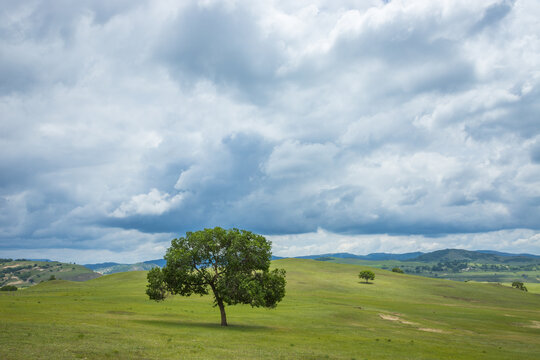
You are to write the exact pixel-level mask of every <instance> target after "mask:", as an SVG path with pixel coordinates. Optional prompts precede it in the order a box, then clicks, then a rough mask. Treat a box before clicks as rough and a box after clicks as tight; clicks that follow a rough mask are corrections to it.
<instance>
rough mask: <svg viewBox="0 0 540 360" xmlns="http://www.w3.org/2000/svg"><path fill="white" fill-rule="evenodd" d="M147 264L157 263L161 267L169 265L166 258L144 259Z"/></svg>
mask: <svg viewBox="0 0 540 360" xmlns="http://www.w3.org/2000/svg"><path fill="white" fill-rule="evenodd" d="M144 263H145V264H155V265H157V266H159V267H161V268H162V267H164V266H165V265H167V260H165V259H156V260H148V261H144Z"/></svg>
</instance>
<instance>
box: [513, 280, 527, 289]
mask: <svg viewBox="0 0 540 360" xmlns="http://www.w3.org/2000/svg"><path fill="white" fill-rule="evenodd" d="M512 287H514V288H516V289H519V290H523V291H527V287H526V286H525V285H523V283H522V282H521V281H514V282H513V283H512Z"/></svg>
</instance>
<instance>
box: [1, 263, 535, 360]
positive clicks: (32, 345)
mask: <svg viewBox="0 0 540 360" xmlns="http://www.w3.org/2000/svg"><path fill="white" fill-rule="evenodd" d="M273 265H274V266H276V267H281V268H285V269H286V270H287V294H286V296H285V298H284V300H283V301H282V302H281V303H280V304H279V305H278V307H277V308H276V309H273V310H267V309H257V308H251V307H249V306H232V307H227V315H228V319H229V322H230V324H231V326H230V327H228V328H222V327H220V326H219V312H218V311H217V310H216V309H215V308H213V307H212V299H211V298H210V297H209V296H203V297H199V296H195V297H189V298H185V297H180V296H175V297H172V298H170V299H167V300H165V301H164V302H160V303H156V302H152V301H150V300H148V299H147V297H146V295H145V294H144V291H145V286H146V273H145V272H127V273H120V274H114V275H107V276H103V277H100V278H98V279H94V280H91V281H87V282H83V283H74V282H67V281H49V282H45V283H42V284H39V285H37V286H34V287H31V288H29V289H26V290H24V291H17V292H16V293H14V294H7V293H5V294H0V318H2V322H0V332H1V333H2V334H3V336H1V337H0V358H2V359H23V358H42V359H47V358H54V359H72V358H84V357H86V358H120V359H133V358H134V359H142V358H149V359H156V358H162V359H178V358H189V359H215V358H223V359H246V358H247V359H254V358H257V359H347V360H350V359H434V358H437V359H473V358H474V359H536V358H537V354H538V353H540V343H539V342H538V336H539V335H540V311H539V309H540V295H537V294H533V293H525V292H522V291H519V290H516V289H512V288H509V287H507V286H501V285H496V284H480V283H471V282H469V283H463V282H452V281H446V280H439V279H429V278H422V277H418V276H411V275H404V274H396V273H392V272H389V271H384V270H380V269H375V268H372V270H373V271H374V272H375V274H376V278H375V280H374V282H373V283H372V284H365V283H362V282H360V281H359V280H358V278H357V274H358V272H359V271H360V270H362V269H366V268H365V267H362V266H355V265H344V264H335V263H328V262H321V261H313V260H299V259H286V260H278V261H275V262H273ZM30 329H31V330H30Z"/></svg>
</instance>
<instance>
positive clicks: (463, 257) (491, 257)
mask: <svg viewBox="0 0 540 360" xmlns="http://www.w3.org/2000/svg"><path fill="white" fill-rule="evenodd" d="M501 254H502V253H501ZM509 255H510V254H506V255H499V254H498V253H496V252H489V253H486V252H478V251H468V250H462V249H446V250H438V251H433V252H430V253H426V254H422V255H420V256H418V257H415V258H412V259H409V261H420V262H439V261H441V262H445V261H472V262H480V263H531V262H532V263H535V262H539V259H538V258H536V257H531V256H525V255H514V256H509Z"/></svg>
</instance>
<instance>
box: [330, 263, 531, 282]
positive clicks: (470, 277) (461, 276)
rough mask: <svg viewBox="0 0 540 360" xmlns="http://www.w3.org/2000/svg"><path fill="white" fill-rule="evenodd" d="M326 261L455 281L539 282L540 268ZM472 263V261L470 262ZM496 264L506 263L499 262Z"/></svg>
mask: <svg viewBox="0 0 540 360" xmlns="http://www.w3.org/2000/svg"><path fill="white" fill-rule="evenodd" d="M327 259H328V260H326V261H327V262H333V263H337V264H349V265H361V266H370V267H376V268H379V269H387V270H390V269H392V268H393V267H399V268H401V269H402V270H404V271H405V272H406V273H411V274H414V275H421V276H426V277H433V278H439V279H448V280H455V281H487V282H512V281H515V280H518V281H522V282H527V283H540V268H539V267H538V265H537V264H535V266H534V267H535V268H536V270H515V271H512V270H504V271H502V270H480V269H473V270H467V271H460V272H451V271H438V272H427V271H422V272H420V273H415V272H414V268H415V267H417V266H425V265H431V266H432V265H435V264H437V262H436V261H435V262H428V263H426V262H418V261H399V260H361V259H351V258H327ZM471 263H472V262H471ZM498 265H507V264H501V263H499V264H498ZM520 265H521V266H526V265H529V264H520ZM511 266H517V265H516V264H511Z"/></svg>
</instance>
